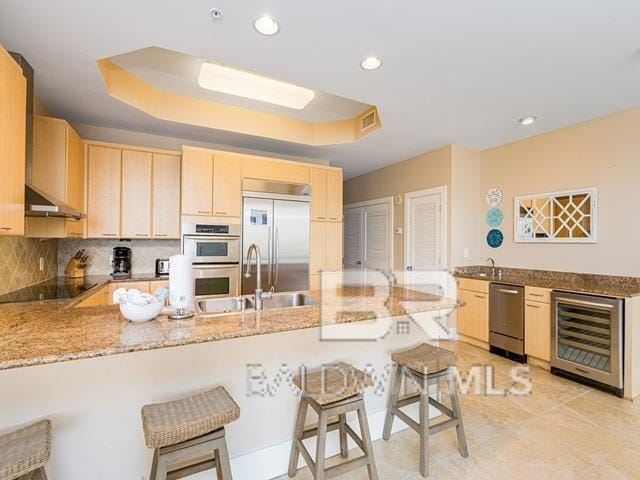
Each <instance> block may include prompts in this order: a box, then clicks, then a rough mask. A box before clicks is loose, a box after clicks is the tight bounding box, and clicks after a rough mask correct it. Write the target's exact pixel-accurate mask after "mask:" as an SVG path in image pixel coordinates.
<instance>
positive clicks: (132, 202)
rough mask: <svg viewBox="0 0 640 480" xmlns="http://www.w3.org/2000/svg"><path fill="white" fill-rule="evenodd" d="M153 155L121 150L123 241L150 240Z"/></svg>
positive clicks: (121, 234)
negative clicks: (128, 239) (133, 239)
mask: <svg viewBox="0 0 640 480" xmlns="http://www.w3.org/2000/svg"><path fill="white" fill-rule="evenodd" d="M152 158H153V157H152V154H151V153H150V152H142V151H138V150H123V151H122V220H121V222H122V224H121V225H122V228H121V232H120V236H121V237H124V238H151V172H152V170H151V169H152Z"/></svg>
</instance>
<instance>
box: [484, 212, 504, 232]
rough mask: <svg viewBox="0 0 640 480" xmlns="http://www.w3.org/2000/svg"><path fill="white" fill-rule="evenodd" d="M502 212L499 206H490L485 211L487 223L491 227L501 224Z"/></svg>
mask: <svg viewBox="0 0 640 480" xmlns="http://www.w3.org/2000/svg"><path fill="white" fill-rule="evenodd" d="M503 219H504V214H503V213H502V210H500V209H499V208H490V209H489V211H488V212H487V225H489V226H490V227H491V228H496V227H499V226H500V225H502V220H503Z"/></svg>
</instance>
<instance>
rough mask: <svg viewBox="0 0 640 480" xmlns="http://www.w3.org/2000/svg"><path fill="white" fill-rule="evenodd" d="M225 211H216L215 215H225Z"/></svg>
mask: <svg viewBox="0 0 640 480" xmlns="http://www.w3.org/2000/svg"><path fill="white" fill-rule="evenodd" d="M226 214H227V212H216V215H226Z"/></svg>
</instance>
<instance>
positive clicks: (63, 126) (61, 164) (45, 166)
mask: <svg viewBox="0 0 640 480" xmlns="http://www.w3.org/2000/svg"><path fill="white" fill-rule="evenodd" d="M67 150H68V139H67V122H65V121H64V120H60V119H58V118H51V117H43V116H40V115H34V116H33V158H32V162H31V183H32V184H33V185H34V186H36V187H37V188H39V189H40V190H42V191H44V192H46V193H48V194H49V195H51V196H53V198H56V199H58V200H60V201H63V202H65V203H67V204H70V203H69V199H68V198H67V193H68V188H67V181H68V178H67V177H68V175H67V168H68V165H67V164H68V151H67Z"/></svg>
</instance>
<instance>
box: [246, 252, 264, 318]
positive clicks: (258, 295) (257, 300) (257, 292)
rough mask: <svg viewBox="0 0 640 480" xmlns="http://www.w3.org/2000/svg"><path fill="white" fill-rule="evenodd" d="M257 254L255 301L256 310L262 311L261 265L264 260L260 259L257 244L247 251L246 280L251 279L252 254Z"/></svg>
mask: <svg viewBox="0 0 640 480" xmlns="http://www.w3.org/2000/svg"><path fill="white" fill-rule="evenodd" d="M252 253H255V255H256V290H255V292H254V299H255V309H256V310H262V270H261V268H260V264H261V263H262V258H261V257H260V249H259V248H258V246H257V245H256V244H255V243H252V244H251V245H249V249H248V250H247V269H246V271H245V274H244V278H250V277H251V254H252Z"/></svg>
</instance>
